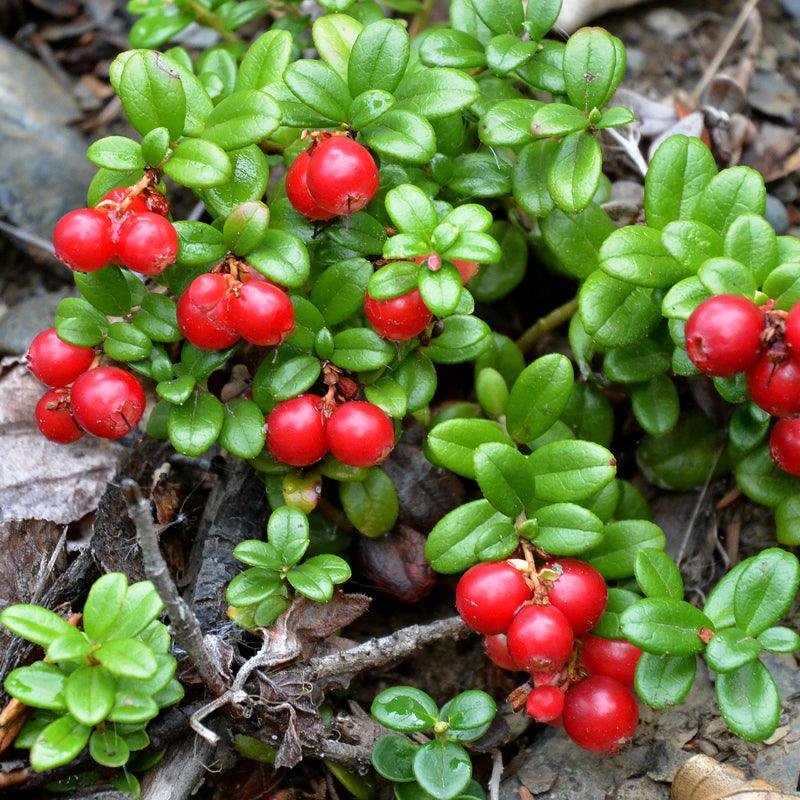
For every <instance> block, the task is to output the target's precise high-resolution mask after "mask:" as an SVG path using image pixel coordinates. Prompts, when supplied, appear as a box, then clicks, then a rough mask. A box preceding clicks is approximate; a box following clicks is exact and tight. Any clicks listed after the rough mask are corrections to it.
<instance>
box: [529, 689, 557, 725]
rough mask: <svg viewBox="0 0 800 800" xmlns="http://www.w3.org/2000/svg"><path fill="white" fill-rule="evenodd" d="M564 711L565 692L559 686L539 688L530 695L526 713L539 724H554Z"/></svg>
mask: <svg viewBox="0 0 800 800" xmlns="http://www.w3.org/2000/svg"><path fill="white" fill-rule="evenodd" d="M563 710H564V692H562V691H561V689H559V688H558V687H557V686H537V687H536V688H535V689H533V690H532V691H531V693H530V694H529V695H528V701H527V703H526V704H525V712H526V713H527V715H528V716H529V717H533V719H535V720H536V721H537V722H552V721H553V720H556V719H558V718H559V717H560V716H561V712H562V711H563Z"/></svg>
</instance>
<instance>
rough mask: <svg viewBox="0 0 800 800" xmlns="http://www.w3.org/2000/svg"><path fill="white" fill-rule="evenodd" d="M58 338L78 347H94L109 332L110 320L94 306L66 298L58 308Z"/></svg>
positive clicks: (56, 319)
mask: <svg viewBox="0 0 800 800" xmlns="http://www.w3.org/2000/svg"><path fill="white" fill-rule="evenodd" d="M55 328H56V332H57V333H58V338H59V339H62V340H63V341H65V342H69V343H70V344H74V345H77V346H78V347H94V346H95V345H97V344H99V343H100V341H101V340H102V338H103V334H104V333H105V331H106V330H108V320H107V319H106V317H105V315H104V314H101V313H100V312H99V311H98V310H97V309H96V308H94V306H92V305H90V304H89V303H87V302H86V301H85V300H83V299H81V298H78V297H66V298H64V299H63V300H62V301H61V302H60V303H59V304H58V305H57V306H56V315H55Z"/></svg>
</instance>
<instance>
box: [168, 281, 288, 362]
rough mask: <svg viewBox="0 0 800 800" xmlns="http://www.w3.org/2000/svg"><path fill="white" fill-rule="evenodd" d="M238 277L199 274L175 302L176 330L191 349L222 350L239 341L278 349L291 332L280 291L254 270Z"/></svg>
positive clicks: (284, 299)
mask: <svg viewBox="0 0 800 800" xmlns="http://www.w3.org/2000/svg"><path fill="white" fill-rule="evenodd" d="M238 276H239V277H238V278H237V277H234V276H233V275H231V274H229V273H221V272H210V273H207V274H204V275H199V276H198V277H197V278H195V279H194V280H193V281H192V282H191V284H189V287H188V288H187V289H186V291H185V292H184V293H183V294H182V295H181V297H180V300H178V308H177V315H178V327H179V328H180V330H181V333H182V334H183V335H184V336H185V337H186V338H187V339H188V340H189V341H190V342H191V343H192V344H193V345H195V346H196V347H200V348H202V349H203V350H223V349H224V348H226V347H231V346H232V345H234V344H236V342H238V341H239V339H240V338H242V339H245V340H246V341H248V342H250V343H251V344H255V345H260V346H262V347H266V346H268V345H278V344H280V343H281V342H282V341H283V340H284V339H285V338H286V337H287V336H288V335H289V334H290V333H291V332H292V331H293V330H294V308H293V306H292V301H291V300H290V299H289V297H288V295H287V294H286V292H284V291H283V290H282V289H280V288H279V287H278V286H275V284H273V283H270V282H269V281H267V280H266V279H264V278H263V277H262V276H261V274H260V273H258V272H256V271H255V270H254V269H248V270H247V271H246V274H244V273H241V272H240V273H238Z"/></svg>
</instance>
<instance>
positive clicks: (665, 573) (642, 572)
mask: <svg viewBox="0 0 800 800" xmlns="http://www.w3.org/2000/svg"><path fill="white" fill-rule="evenodd" d="M633 574H634V576H635V577H636V583H638V584H639V588H640V589H641V590H642V593H643V594H644V595H645V596H646V597H671V598H673V599H675V600H681V599H683V578H682V577H681V573H680V570H679V569H678V566H677V564H675V562H674V561H673V560H672V559H671V558H670V557H669V556H668V555H667V554H666V553H665V552H664V551H663V550H656V549H655V548H652V547H647V548H644V549H642V550H639V551H638V552H637V553H636V558H635V561H634V564H633Z"/></svg>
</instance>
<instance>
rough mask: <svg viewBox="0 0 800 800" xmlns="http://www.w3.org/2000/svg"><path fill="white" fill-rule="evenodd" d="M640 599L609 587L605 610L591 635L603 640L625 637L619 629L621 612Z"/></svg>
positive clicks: (634, 594)
mask: <svg viewBox="0 0 800 800" xmlns="http://www.w3.org/2000/svg"><path fill="white" fill-rule="evenodd" d="M641 599H642V598H641V596H640V595H638V594H636V593H635V592H630V591H628V590H627V589H618V588H616V587H615V586H610V587H609V588H608V601H607V602H606V610H605V612H604V613H603V616H602V617H601V618H600V622H598V623H597V625H596V626H595V627H594V629H593V630H592V633H593V634H594V635H595V636H602V637H603V638H604V639H624V638H625V636H624V634H623V633H622V628H621V627H620V617H621V616H622V612H623V611H625V609H626V608H628V607H629V606H632V605H633V604H634V603H635V602H637V601H638V600H641Z"/></svg>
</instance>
